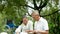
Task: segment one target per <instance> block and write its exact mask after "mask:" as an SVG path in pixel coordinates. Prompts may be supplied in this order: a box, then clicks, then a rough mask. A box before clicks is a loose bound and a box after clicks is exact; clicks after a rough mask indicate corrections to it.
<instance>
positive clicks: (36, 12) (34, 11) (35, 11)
mask: <svg viewBox="0 0 60 34" xmlns="http://www.w3.org/2000/svg"><path fill="white" fill-rule="evenodd" d="M32 14H35V15H39V12H38V10H33V11H32ZM32 14H31V15H32Z"/></svg>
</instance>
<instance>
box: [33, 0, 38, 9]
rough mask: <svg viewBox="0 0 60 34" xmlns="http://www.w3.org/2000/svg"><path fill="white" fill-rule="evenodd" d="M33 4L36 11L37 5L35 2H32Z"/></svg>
mask: <svg viewBox="0 0 60 34" xmlns="http://www.w3.org/2000/svg"><path fill="white" fill-rule="evenodd" d="M33 4H34V9H35V10H37V5H36V1H35V0H33Z"/></svg>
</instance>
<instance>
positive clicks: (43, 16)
mask: <svg viewBox="0 0 60 34" xmlns="http://www.w3.org/2000/svg"><path fill="white" fill-rule="evenodd" d="M58 11H60V9H59V10H57V11H55V12H53V13H52V14H48V15H43V16H42V17H45V16H50V15H53V14H55V13H57V12H58Z"/></svg>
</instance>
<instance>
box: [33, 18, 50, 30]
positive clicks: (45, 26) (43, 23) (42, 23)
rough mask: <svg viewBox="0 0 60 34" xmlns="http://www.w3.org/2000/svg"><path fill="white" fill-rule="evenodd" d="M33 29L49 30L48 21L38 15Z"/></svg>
mask: <svg viewBox="0 0 60 34" xmlns="http://www.w3.org/2000/svg"><path fill="white" fill-rule="evenodd" d="M34 30H43V31H45V30H49V28H48V22H47V21H46V20H45V19H44V18H42V17H40V19H39V21H36V22H35V25H34Z"/></svg>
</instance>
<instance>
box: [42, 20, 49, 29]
mask: <svg viewBox="0 0 60 34" xmlns="http://www.w3.org/2000/svg"><path fill="white" fill-rule="evenodd" d="M43 29H44V30H49V27H48V22H47V21H46V20H44V24H43Z"/></svg>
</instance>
